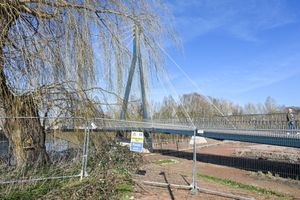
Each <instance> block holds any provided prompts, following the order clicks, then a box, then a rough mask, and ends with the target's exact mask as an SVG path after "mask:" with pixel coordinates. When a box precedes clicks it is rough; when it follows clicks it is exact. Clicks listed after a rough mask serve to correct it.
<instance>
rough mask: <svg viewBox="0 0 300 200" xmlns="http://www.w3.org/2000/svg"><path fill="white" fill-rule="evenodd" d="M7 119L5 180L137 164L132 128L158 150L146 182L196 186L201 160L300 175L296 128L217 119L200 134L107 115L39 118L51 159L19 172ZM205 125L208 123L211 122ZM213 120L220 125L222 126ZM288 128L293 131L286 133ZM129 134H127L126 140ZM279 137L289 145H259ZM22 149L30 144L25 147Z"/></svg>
mask: <svg viewBox="0 0 300 200" xmlns="http://www.w3.org/2000/svg"><path fill="white" fill-rule="evenodd" d="M8 119H15V118H7V117H6V118H5V117H3V118H1V133H0V158H1V160H0V161H1V162H0V164H1V178H0V183H1V184H7V183H19V182H30V181H37V180H46V179H57V178H71V177H78V178H84V177H85V176H88V175H89V174H90V173H91V172H92V171H93V167H95V163H97V166H99V167H100V168H101V169H102V170H101V173H103V175H102V178H103V179H105V177H106V176H107V175H108V173H106V172H107V171H109V170H111V166H115V164H116V163H123V164H124V163H125V164H126V165H134V162H132V161H133V160H135V159H140V157H139V158H138V157H137V154H130V155H129V156H124V155H125V154H126V152H128V149H129V147H128V146H129V145H130V144H129V141H130V135H131V131H142V132H144V133H145V135H147V139H145V144H146V145H145V146H144V147H148V148H149V147H151V148H152V149H151V151H152V152H154V153H155V154H145V155H144V156H143V158H144V161H145V163H146V164H143V167H142V168H140V170H139V171H138V173H137V175H136V177H135V178H136V179H138V180H140V181H143V182H146V183H148V184H156V185H159V184H162V185H163V186H171V185H172V186H174V187H178V188H184V189H193V188H194V189H195V188H197V179H198V178H199V173H200V172H202V170H201V167H200V168H199V163H209V164H213V165H220V166H227V167H233V168H237V169H244V170H249V171H254V172H263V173H271V174H273V175H278V176H281V177H286V178H292V179H299V174H300V171H299V169H300V158H299V149H297V148H291V147H293V144H299V140H300V137H299V134H298V135H297V131H298V129H295V130H288V129H286V128H285V129H279V128H277V129H276V128H273V127H272V129H271V128H270V127H271V126H269V129H260V128H257V129H251V128H249V129H247V128H246V127H243V128H240V129H237V128H231V129H229V128H227V129H226V128H224V126H223V127H222V129H221V128H219V127H221V126H220V124H221V125H222V123H220V122H218V121H217V122H214V123H212V122H210V125H211V127H210V128H211V129H206V130H205V131H206V132H205V131H202V132H198V133H196V132H195V129H194V127H192V126H190V124H188V123H178V124H176V121H173V122H172V123H175V124H170V121H169V122H168V123H167V122H162V121H160V122H159V123H158V122H154V121H153V122H135V121H122V120H114V119H104V118H93V119H84V118H41V120H40V123H41V125H42V126H43V130H44V131H45V136H46V137H45V143H44V147H45V149H46V152H47V155H48V156H49V158H50V162H49V163H50V164H49V165H46V166H44V169H43V170H41V169H40V168H38V167H36V168H34V167H33V168H30V169H28V168H27V169H26V168H24V169H23V170H22V171H16V170H14V169H16V158H14V156H13V152H12V149H10V145H9V139H8V137H6V135H5V132H4V128H5V123H6V120H8ZM207 124H209V123H207ZM207 124H206V125H205V126H207V127H208V125H207ZM214 124H218V127H217V125H214ZM203 127H204V125H203ZM226 131H227V132H226ZM118 132H122V134H123V136H124V138H121V139H120V138H116V135H117V133H118ZM288 132H290V133H292V132H294V134H287V133H288ZM194 134H197V135H202V136H204V137H208V138H214V137H212V134H215V135H216V136H218V135H219V136H220V135H221V136H222V137H221V138H219V139H222V140H215V139H204V138H202V137H201V138H200V137H193V135H194ZM283 134H284V136H283ZM224 135H225V136H224ZM230 135H233V136H234V137H233V138H229V139H231V140H234V141H244V140H243V138H240V137H237V135H244V136H246V138H250V139H249V140H250V141H251V142H252V143H244V142H232V143H231V142H229V141H223V140H224V139H226V137H229V136H230ZM257 136H259V137H262V136H263V137H265V136H268V137H266V138H265V140H258V139H255V137H257ZM271 136H272V137H271ZM126 137H128V138H127V139H125V138H126ZM244 138H245V137H244ZM217 139H218V138H217ZM278 139H280V141H281V142H285V146H288V147H279V146H270V145H268V146H263V145H262V146H259V145H257V144H255V143H263V144H270V140H274V141H276V140H278ZM267 140H269V141H267ZM147 145H148V146H147ZM120 146H122V147H121V148H120ZM22 148H27V149H29V148H28V147H26V146H22ZM270 154H272V155H273V156H270ZM150 155H151V156H150ZM161 156H163V157H161ZM183 160H185V161H183ZM186 161H188V162H186ZM174 165H176V167H175V168H174ZM114 170H115V169H114ZM118 170H122V168H121V167H120V169H118ZM7 172H9V173H7ZM204 172H205V170H204ZM205 173H209V172H208V171H206V172H205ZM198 189H199V188H198Z"/></svg>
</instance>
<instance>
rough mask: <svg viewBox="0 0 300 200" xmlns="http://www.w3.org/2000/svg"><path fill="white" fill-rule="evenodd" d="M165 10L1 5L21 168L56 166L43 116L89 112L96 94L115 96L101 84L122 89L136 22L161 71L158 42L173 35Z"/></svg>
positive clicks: (152, 4)
mask: <svg viewBox="0 0 300 200" xmlns="http://www.w3.org/2000/svg"><path fill="white" fill-rule="evenodd" d="M164 11H165V10H164V8H163V6H161V5H160V4H159V2H157V1H148V0H147V1H146V0H145V1H143V0H138V1H134V0H101V1H99V0H1V2H0V85H1V87H0V100H1V107H2V109H3V110H4V114H5V116H7V117H11V118H7V119H6V120H5V124H4V132H5V135H6V136H7V138H8V139H9V143H10V148H11V150H12V152H13V155H14V157H15V159H16V163H17V166H18V167H22V166H24V165H32V164H35V165H43V164H45V163H48V162H49V158H48V155H47V152H46V149H45V127H44V126H43V123H42V115H43V116H47V115H49V113H50V112H52V115H56V116H58V115H60V113H61V112H62V111H63V112H65V113H66V112H67V111H68V112H69V113H72V116H76V115H79V114H81V115H82V114H83V113H85V114H86V115H88V114H89V113H90V112H93V110H95V105H94V103H93V99H92V98H91V95H89V94H91V92H92V90H94V89H98V90H100V91H101V92H102V93H104V92H110V93H112V92H111V91H106V90H104V89H103V88H101V85H99V84H98V85H97V83H103V82H104V81H107V82H111V83H113V84H117V85H119V86H120V87H119V88H121V85H122V84H123V79H122V78H123V77H125V75H124V73H125V72H126V71H127V70H128V67H129V65H130V64H129V63H130V58H131V55H132V50H131V49H130V48H129V47H128V44H127V43H128V41H126V39H124V36H125V35H126V34H128V30H129V32H130V31H131V30H132V27H133V25H137V26H139V29H140V32H141V36H140V40H141V41H140V46H141V49H142V50H141V53H142V57H143V63H144V68H145V71H148V72H149V69H152V70H153V71H154V72H156V71H157V70H159V67H160V66H159V65H160V64H161V63H162V57H161V56H160V55H161V52H160V51H159V48H158V46H157V45H158V44H161V43H162V41H163V39H165V37H169V36H170V35H171V34H170V32H169V29H167V28H166V27H168V26H167V25H166V24H165V23H164V22H163V21H164V20H162V18H163V16H164V15H165V14H164ZM130 34H131V33H130ZM95 44H97V45H95ZM96 47H97V48H98V50H97V52H96V51H95V49H96ZM95 56H97V57H98V58H99V60H100V61H99V62H97V63H95ZM101 72H105V73H101ZM104 74H106V75H104ZM99 80H100V81H99ZM115 95H116V96H118V94H115ZM81 102H89V103H88V105H91V106H85V105H87V104H86V103H85V104H84V106H83V104H81ZM74 108H79V109H80V112H76V111H74ZM84 109H88V110H84ZM20 117H27V118H20Z"/></svg>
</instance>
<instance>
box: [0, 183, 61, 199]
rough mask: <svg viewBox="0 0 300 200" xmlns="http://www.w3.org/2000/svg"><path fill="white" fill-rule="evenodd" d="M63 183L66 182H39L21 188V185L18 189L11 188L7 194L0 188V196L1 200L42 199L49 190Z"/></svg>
mask: <svg viewBox="0 0 300 200" xmlns="http://www.w3.org/2000/svg"><path fill="white" fill-rule="evenodd" d="M65 183H66V180H50V181H46V182H43V183H42V182H39V183H34V184H28V185H26V186H23V187H22V186H21V185H20V186H19V187H18V186H16V187H12V188H11V190H10V191H9V192H5V190H4V188H0V196H1V199H3V200H17V199H22V200H27V199H28V200H31V199H38V198H41V197H43V195H45V194H47V193H48V192H49V191H50V190H53V189H55V188H59V187H61V186H62V185H63V184H65ZM2 187H3V186H2ZM1 189H3V190H1Z"/></svg>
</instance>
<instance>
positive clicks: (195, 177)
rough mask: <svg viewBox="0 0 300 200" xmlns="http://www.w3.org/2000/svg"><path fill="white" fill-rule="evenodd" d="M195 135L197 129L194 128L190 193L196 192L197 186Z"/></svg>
mask: <svg viewBox="0 0 300 200" xmlns="http://www.w3.org/2000/svg"><path fill="white" fill-rule="evenodd" d="M196 135H197V129H195V130H194V138H193V140H194V141H193V180H192V185H191V188H192V190H191V192H192V194H197V191H198V186H197V168H196V163H197V149H196Z"/></svg>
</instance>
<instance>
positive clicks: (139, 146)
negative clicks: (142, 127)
mask: <svg viewBox="0 0 300 200" xmlns="http://www.w3.org/2000/svg"><path fill="white" fill-rule="evenodd" d="M143 143H144V133H143V132H135V131H132V132H131V141H130V151H136V152H142V151H143Z"/></svg>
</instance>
